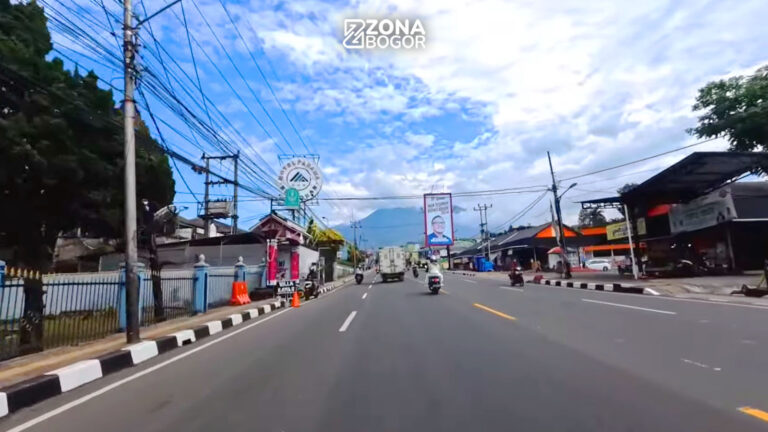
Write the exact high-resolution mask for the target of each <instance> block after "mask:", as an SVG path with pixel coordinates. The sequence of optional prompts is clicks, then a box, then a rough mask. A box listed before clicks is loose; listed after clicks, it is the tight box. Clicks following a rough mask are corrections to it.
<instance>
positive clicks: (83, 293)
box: [0, 272, 120, 359]
mask: <svg viewBox="0 0 768 432" xmlns="http://www.w3.org/2000/svg"><path fill="white" fill-rule="evenodd" d="M25 276H26V277H15V276H13V277H7V278H5V281H4V283H2V285H0V359H7V358H11V357H15V356H17V355H21V354H26V353H30V352H37V351H41V350H43V349H49V348H55V347H59V346H66V345H77V344H80V343H82V342H86V341H89V340H93V339H98V338H102V337H105V336H107V335H109V334H112V333H114V332H116V331H117V329H118V314H117V310H118V303H119V291H120V282H119V277H118V276H119V275H118V274H117V273H116V272H113V273H101V274H100V273H88V274H74V275H50V276H43V277H40V276H30V275H25ZM2 280H3V278H0V281H2Z"/></svg>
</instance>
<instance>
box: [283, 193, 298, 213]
mask: <svg viewBox="0 0 768 432" xmlns="http://www.w3.org/2000/svg"><path fill="white" fill-rule="evenodd" d="M284 205H285V207H288V208H292V209H297V208H299V207H301V196H300V195H299V191H298V190H297V189H296V188H288V189H286V190H285V202H284Z"/></svg>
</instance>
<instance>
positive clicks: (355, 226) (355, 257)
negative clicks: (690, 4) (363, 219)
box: [350, 221, 362, 268]
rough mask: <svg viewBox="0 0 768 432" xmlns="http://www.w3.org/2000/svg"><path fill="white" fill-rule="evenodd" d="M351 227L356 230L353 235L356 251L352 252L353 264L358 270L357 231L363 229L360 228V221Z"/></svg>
mask: <svg viewBox="0 0 768 432" xmlns="http://www.w3.org/2000/svg"><path fill="white" fill-rule="evenodd" d="M350 227H351V228H352V229H353V230H354V234H353V235H352V244H354V249H353V250H352V252H353V253H352V260H353V261H352V262H353V263H354V264H355V268H357V229H358V228H362V226H360V221H354V222H352V225H350Z"/></svg>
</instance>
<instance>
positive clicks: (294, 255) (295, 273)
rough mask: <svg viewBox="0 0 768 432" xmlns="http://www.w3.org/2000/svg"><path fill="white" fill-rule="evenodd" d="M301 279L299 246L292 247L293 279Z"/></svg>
mask: <svg viewBox="0 0 768 432" xmlns="http://www.w3.org/2000/svg"><path fill="white" fill-rule="evenodd" d="M298 280H299V248H297V247H294V248H293V249H291V281H294V282H295V281H298Z"/></svg>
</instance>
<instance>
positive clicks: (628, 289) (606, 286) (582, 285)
mask: <svg viewBox="0 0 768 432" xmlns="http://www.w3.org/2000/svg"><path fill="white" fill-rule="evenodd" d="M526 282H527V283H536V284H540V285H551V286H559V287H566V288H577V289H587V290H595V291H611V292H618V293H626V294H649V295H658V293H656V292H655V291H653V290H649V289H648V288H643V287H632V286H624V285H623V284H620V283H589V282H578V281H564V280H559V279H554V280H553V279H538V281H537V279H530V280H527V281H526Z"/></svg>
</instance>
